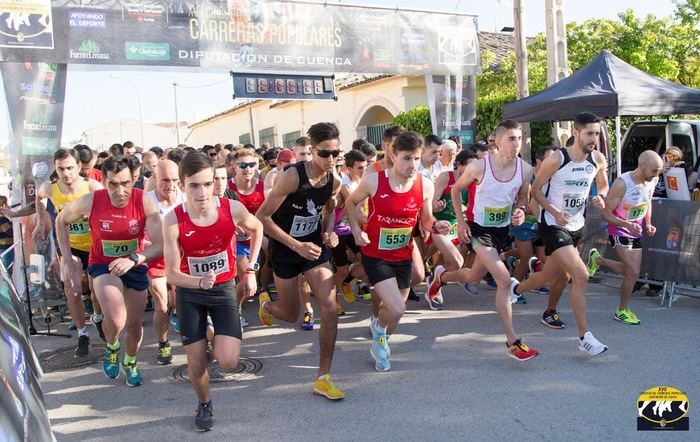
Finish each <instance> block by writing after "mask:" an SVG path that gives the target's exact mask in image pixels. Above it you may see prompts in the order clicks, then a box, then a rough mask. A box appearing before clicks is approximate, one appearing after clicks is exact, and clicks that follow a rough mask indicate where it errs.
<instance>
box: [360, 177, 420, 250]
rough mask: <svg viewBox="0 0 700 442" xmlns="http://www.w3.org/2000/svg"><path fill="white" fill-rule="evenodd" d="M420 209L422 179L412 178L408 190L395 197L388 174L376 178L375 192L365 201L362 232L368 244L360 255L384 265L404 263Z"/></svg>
mask: <svg viewBox="0 0 700 442" xmlns="http://www.w3.org/2000/svg"><path fill="white" fill-rule="evenodd" d="M422 206H423V176H422V175H421V174H416V179H415V180H414V181H413V186H412V187H411V189H410V190H408V191H407V192H403V193H398V192H396V191H394V190H393V189H392V188H391V184H390V183H389V171H388V170H385V171H384V172H379V173H378V174H377V191H376V192H375V193H374V196H372V198H370V199H369V217H368V218H367V224H366V225H365V232H367V236H368V237H369V241H370V243H369V244H367V245H366V246H364V247H362V254H363V255H366V256H369V257H371V258H375V259H383V260H385V261H393V262H398V261H408V260H410V259H411V254H412V252H413V241H411V232H412V231H413V228H414V227H415V226H416V223H417V222H418V213H419V212H420V209H421V207H422Z"/></svg>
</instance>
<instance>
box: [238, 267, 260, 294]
mask: <svg viewBox="0 0 700 442" xmlns="http://www.w3.org/2000/svg"><path fill="white" fill-rule="evenodd" d="M241 284H243V299H248V298H252V297H253V296H254V295H255V292H256V291H257V290H258V280H257V278H256V275H255V273H250V272H244V273H243V277H242V278H241Z"/></svg>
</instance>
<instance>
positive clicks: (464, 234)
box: [457, 221, 472, 244]
mask: <svg viewBox="0 0 700 442" xmlns="http://www.w3.org/2000/svg"><path fill="white" fill-rule="evenodd" d="M457 236H459V240H460V241H461V242H462V244H469V241H471V237H472V230H471V229H470V228H469V224H467V223H465V222H464V221H461V222H457Z"/></svg>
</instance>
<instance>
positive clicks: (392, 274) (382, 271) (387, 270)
mask: <svg viewBox="0 0 700 442" xmlns="http://www.w3.org/2000/svg"><path fill="white" fill-rule="evenodd" d="M411 263H412V261H411V260H410V259H409V260H407V261H384V260H383V259H377V258H372V257H370V256H365V255H362V267H363V268H364V269H365V274H366V275H367V279H368V280H369V283H370V284H371V285H375V284H379V283H380V282H382V281H386V280H387V279H391V278H396V283H397V285H398V286H399V289H400V290H403V289H407V288H409V287H411Z"/></svg>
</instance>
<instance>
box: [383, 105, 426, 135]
mask: <svg viewBox="0 0 700 442" xmlns="http://www.w3.org/2000/svg"><path fill="white" fill-rule="evenodd" d="M392 123H393V124H397V125H399V126H403V127H405V128H406V129H408V130H412V131H414V132H418V133H419V134H421V135H423V136H426V135H430V134H432V133H433V126H432V124H431V121H430V109H429V108H428V106H416V107H414V108H413V109H410V110H407V111H406V112H401V113H399V114H398V115H397V116H396V117H395V118H394V121H392Z"/></svg>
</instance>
